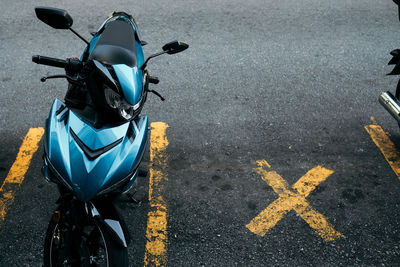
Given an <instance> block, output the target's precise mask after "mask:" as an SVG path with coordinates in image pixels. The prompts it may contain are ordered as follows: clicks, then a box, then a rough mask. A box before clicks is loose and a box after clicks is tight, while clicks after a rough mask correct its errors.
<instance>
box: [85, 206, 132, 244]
mask: <svg viewBox="0 0 400 267" xmlns="http://www.w3.org/2000/svg"><path fill="white" fill-rule="evenodd" d="M96 204H97V207H96V205H95V204H94V203H92V202H87V203H85V208H86V212H87V214H88V216H90V217H92V218H93V219H94V220H95V222H96V223H98V224H100V225H103V226H104V227H105V228H106V229H107V231H108V233H109V234H110V235H111V237H112V239H113V242H115V243H117V244H118V245H120V246H122V247H125V248H126V247H127V246H128V244H129V242H130V239H131V238H130V234H129V231H128V228H127V227H126V224H125V222H124V221H123V220H122V218H121V216H120V215H119V214H118V212H117V210H116V208H115V207H114V205H113V204H112V203H110V202H108V203H106V201H101V203H96Z"/></svg>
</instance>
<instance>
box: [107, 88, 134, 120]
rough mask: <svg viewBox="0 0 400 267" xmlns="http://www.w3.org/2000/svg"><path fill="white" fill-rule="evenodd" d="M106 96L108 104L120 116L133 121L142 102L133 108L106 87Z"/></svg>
mask: <svg viewBox="0 0 400 267" xmlns="http://www.w3.org/2000/svg"><path fill="white" fill-rule="evenodd" d="M104 96H105V98H106V101H107V104H108V105H109V106H110V107H111V108H112V109H115V110H117V111H118V113H119V115H121V117H123V118H124V119H126V120H130V119H132V118H133V117H134V116H135V115H136V114H135V111H136V110H137V109H138V108H139V107H140V103H141V100H140V101H139V103H137V104H136V105H134V106H132V105H131V104H129V103H128V102H126V100H125V99H124V98H123V97H122V96H121V95H119V94H118V93H117V92H115V91H114V90H112V89H111V88H109V87H108V86H105V87H104Z"/></svg>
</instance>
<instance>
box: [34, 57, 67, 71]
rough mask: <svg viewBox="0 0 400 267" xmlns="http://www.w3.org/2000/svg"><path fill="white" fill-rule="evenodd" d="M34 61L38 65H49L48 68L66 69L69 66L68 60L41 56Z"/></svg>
mask: <svg viewBox="0 0 400 267" xmlns="http://www.w3.org/2000/svg"><path fill="white" fill-rule="evenodd" d="M32 61H33V62H35V63H37V64H42V65H47V66H52V67H57V68H65V67H67V65H68V63H67V61H66V60H63V59H58V58H52V57H45V56H39V55H36V56H33V57H32Z"/></svg>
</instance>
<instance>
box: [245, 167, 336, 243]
mask: <svg viewBox="0 0 400 267" xmlns="http://www.w3.org/2000/svg"><path fill="white" fill-rule="evenodd" d="M257 164H258V166H259V167H258V168H255V169H254V170H255V171H256V172H257V173H258V174H260V175H261V177H262V179H263V180H264V181H265V182H266V183H267V184H268V185H269V186H271V187H272V189H273V190H274V191H275V192H276V193H277V194H278V195H279V198H278V199H277V200H275V201H274V202H272V203H271V204H270V205H269V206H268V207H267V208H266V209H264V210H263V211H262V212H261V213H260V214H259V215H257V216H256V217H255V218H254V219H253V220H251V221H250V223H249V224H247V225H246V227H247V228H248V229H249V230H250V231H251V232H253V233H254V234H257V235H260V236H264V235H265V234H266V233H268V231H269V230H271V229H272V228H273V227H274V226H275V225H276V224H277V223H278V222H279V221H280V220H281V219H283V217H284V216H285V215H286V214H287V213H288V212H289V211H290V210H294V211H295V212H296V213H297V214H299V215H300V217H301V218H302V219H303V220H305V221H306V222H307V223H308V225H309V226H310V227H311V228H313V229H314V230H316V231H317V233H318V234H319V235H320V236H321V237H322V239H324V240H325V241H327V242H328V241H333V240H335V239H337V238H339V237H341V236H342V234H341V233H340V232H338V231H336V230H335V229H334V228H333V226H332V225H331V224H330V223H329V222H328V220H327V219H326V218H325V217H324V216H323V215H322V214H321V213H319V212H317V211H316V210H314V209H313V208H312V207H311V205H310V203H309V202H308V201H307V200H306V197H307V196H308V195H309V194H310V193H311V191H313V190H314V189H315V188H316V187H317V186H318V184H320V183H321V182H323V181H325V180H326V178H328V176H329V175H331V174H332V173H333V171H331V170H328V169H325V168H324V167H322V166H317V167H315V168H313V169H312V170H310V171H309V172H307V173H306V174H305V175H304V176H303V177H301V178H300V179H299V180H298V181H297V182H296V183H295V184H294V185H293V186H292V188H291V189H289V185H288V183H287V182H286V181H285V180H284V179H283V178H282V177H281V176H280V175H279V174H278V173H277V172H276V171H270V170H269V169H270V168H271V166H270V165H269V164H268V162H266V161H265V160H259V161H257Z"/></svg>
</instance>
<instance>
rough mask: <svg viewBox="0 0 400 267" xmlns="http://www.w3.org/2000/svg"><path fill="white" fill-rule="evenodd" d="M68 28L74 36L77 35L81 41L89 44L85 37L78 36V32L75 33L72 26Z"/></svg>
mask: <svg viewBox="0 0 400 267" xmlns="http://www.w3.org/2000/svg"><path fill="white" fill-rule="evenodd" d="M69 30H70V31H71V32H73V33H74V34H75V35H76V36H78V37H79V38H80V39H81V40H82V41H84V42H85V43H86V44H87V45H89V42H88V41H86V39H85V38H83V37H82V36H80V35H79V33H77V32H76V31H74V30H73V29H72V28H69Z"/></svg>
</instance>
